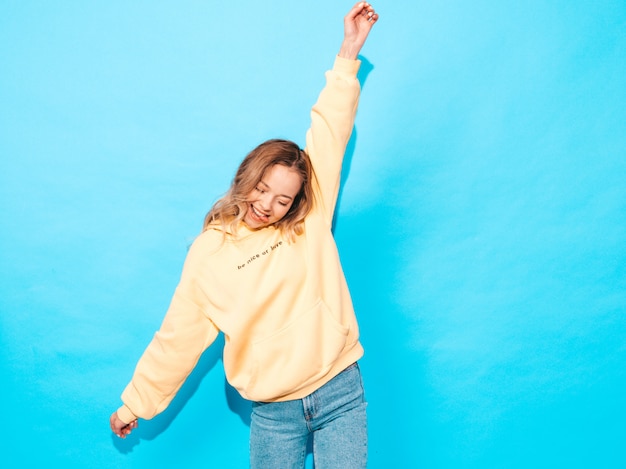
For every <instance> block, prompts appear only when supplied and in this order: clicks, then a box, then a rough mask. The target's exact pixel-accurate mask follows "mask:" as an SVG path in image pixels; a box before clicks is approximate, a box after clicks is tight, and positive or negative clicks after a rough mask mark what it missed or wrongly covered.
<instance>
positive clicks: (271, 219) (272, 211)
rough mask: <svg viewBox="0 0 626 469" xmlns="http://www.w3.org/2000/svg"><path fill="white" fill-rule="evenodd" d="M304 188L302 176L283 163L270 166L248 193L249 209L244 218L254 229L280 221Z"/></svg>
mask: <svg viewBox="0 0 626 469" xmlns="http://www.w3.org/2000/svg"><path fill="white" fill-rule="evenodd" d="M301 188H302V177H301V176H300V175H299V174H298V173H297V172H296V171H295V170H293V169H291V168H288V167H287V166H284V165H282V164H275V165H274V166H271V167H269V168H268V169H267V170H266V171H265V173H264V174H263V177H262V178H261V180H260V181H259V183H258V184H257V185H256V187H255V188H254V189H253V190H252V192H250V193H249V194H248V197H247V198H246V200H247V202H248V210H247V212H246V214H245V216H244V218H243V220H244V221H245V222H246V224H247V225H248V226H249V227H250V228H252V229H260V228H265V227H266V226H270V225H272V224H274V223H276V222H278V221H280V220H281V219H282V218H283V217H284V216H285V215H286V214H287V212H288V211H289V209H290V208H291V205H292V204H293V202H294V200H295V198H296V196H297V195H298V193H299V192H300V189H301Z"/></svg>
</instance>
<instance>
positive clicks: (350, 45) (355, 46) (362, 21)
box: [338, 2, 378, 59]
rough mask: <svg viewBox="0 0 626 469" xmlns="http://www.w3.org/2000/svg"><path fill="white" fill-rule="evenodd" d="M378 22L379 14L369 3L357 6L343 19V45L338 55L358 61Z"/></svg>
mask: <svg viewBox="0 0 626 469" xmlns="http://www.w3.org/2000/svg"><path fill="white" fill-rule="evenodd" d="M376 21H378V13H376V11H375V10H374V7H373V6H372V5H370V4H369V3H367V2H359V3H357V4H355V5H354V6H353V7H352V9H351V10H350V11H349V12H348V14H347V15H346V16H345V17H344V19H343V28H344V35H343V43H342V44H341V49H340V50H339V54H338V55H339V56H340V57H343V58H346V59H356V58H357V56H358V55H359V52H360V51H361V48H362V47H363V44H365V40H366V39H367V36H368V35H369V33H370V31H371V30H372V27H373V26H374V24H375V23H376Z"/></svg>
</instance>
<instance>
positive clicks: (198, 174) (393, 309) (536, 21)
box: [0, 0, 626, 468]
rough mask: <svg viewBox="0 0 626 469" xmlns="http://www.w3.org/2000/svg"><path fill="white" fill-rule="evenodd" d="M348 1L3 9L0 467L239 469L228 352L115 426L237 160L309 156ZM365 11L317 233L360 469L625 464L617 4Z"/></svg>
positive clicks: (622, 43)
mask: <svg viewBox="0 0 626 469" xmlns="http://www.w3.org/2000/svg"><path fill="white" fill-rule="evenodd" d="M285 3H286V5H285ZM350 6H351V2H336V1H331V0H321V1H319V2H316V3H315V4H310V3H303V2H279V1H271V0H270V1H267V2H264V3H262V4H259V3H252V2H234V3H228V2H202V1H182V2H158V3H157V4H155V2H147V1H138V2H121V1H117V0H115V1H109V2H89V3H88V2H80V1H64V2H43V1H21V2H17V1H5V2H2V3H1V4H0V210H1V215H2V222H1V225H0V226H1V228H0V243H1V244H0V248H1V249H0V262H1V266H2V269H1V272H0V275H1V278H0V314H1V315H0V324H1V326H0V337H1V340H2V349H1V351H0V372H1V376H2V383H3V386H2V390H1V391H0V392H1V393H2V400H3V417H4V418H3V420H4V422H3V424H2V425H1V426H0V441H1V443H2V447H3V448H5V450H4V456H5V457H7V458H8V457H11V458H19V461H20V462H21V465H22V466H25V467H29V466H31V465H35V464H41V465H46V466H47V465H50V464H52V463H58V464H63V465H65V467H81V468H82V467H94V468H99V467H102V468H108V467H112V468H113V467H131V466H132V467H171V465H172V464H174V463H176V462H177V463H178V464H179V466H178V467H198V466H199V465H201V464H207V465H208V464H209V462H210V463H211V466H212V467H229V468H230V467H232V468H243V467H246V466H247V434H248V426H247V424H248V421H249V417H248V412H249V406H248V404H247V403H246V402H244V401H243V400H242V399H241V398H239V397H238V396H237V395H236V393H234V392H233V390H232V389H231V388H230V387H228V386H227V385H226V384H225V381H224V375H223V369H222V362H221V358H220V350H219V346H217V347H214V348H212V349H210V350H209V351H208V352H207V353H206V354H205V355H204V356H203V359H202V361H201V363H200V364H199V366H198V368H197V370H196V372H194V374H193V375H192V376H191V378H190V379H189V381H188V382H187V383H186V385H185V386H184V388H183V389H182V391H181V393H180V395H179V396H178V397H177V398H176V400H175V401H174V403H173V404H172V405H171V407H170V408H169V409H168V410H167V411H166V412H165V413H164V414H162V415H161V416H159V417H157V418H155V419H154V420H152V421H149V422H141V425H140V428H139V429H138V430H137V431H136V432H135V434H133V436H132V437H130V438H129V439H128V440H125V441H122V440H119V439H117V438H115V437H113V436H112V435H111V433H110V431H109V428H108V417H109V414H110V413H111V412H112V411H113V410H114V409H115V408H116V407H117V406H118V404H119V394H120V393H121V391H122V389H123V387H124V385H125V384H126V382H127V381H128V380H129V378H130V376H131V373H132V370H133V368H134V365H135V362H136V360H137V359H138V357H139V355H140V354H141V352H142V350H143V348H144V347H145V345H146V344H147V343H148V341H149V340H150V338H151V336H152V334H153V333H154V331H155V329H156V328H157V327H158V325H159V323H160V321H161V318H162V316H163V314H164V312H165V310H166V308H167V305H168V303H169V299H170V297H171V294H172V293H173V290H174V288H175V286H176V283H177V281H178V276H179V274H180V269H181V267H182V262H183V260H184V257H185V254H186V249H187V247H188V245H189V244H190V242H191V241H192V239H193V238H194V236H195V235H196V234H197V233H198V232H199V230H200V227H201V222H202V218H203V216H204V213H205V212H206V210H207V209H208V208H209V207H210V205H211V204H212V202H213V201H214V200H215V199H216V198H217V197H218V196H219V195H220V194H221V193H223V192H224V191H225V190H226V188H227V186H228V184H229V181H230V179H231V177H232V175H233V172H234V170H235V168H236V166H237V164H238V163H239V161H240V160H241V158H242V157H243V155H244V154H245V153H246V152H247V151H248V150H249V149H251V148H252V147H253V146H255V145H256V144H258V143H259V142H260V141H262V140H264V139H266V138H269V137H286V138H292V139H294V140H296V141H299V142H303V137H304V135H303V133H304V131H305V130H306V127H307V125H308V119H309V117H308V111H309V107H310V105H311V104H312V103H313V101H314V100H315V98H316V96H317V93H318V91H319V90H320V88H321V86H322V84H323V72H324V71H325V70H326V69H327V68H328V67H330V66H331V65H332V61H333V56H334V54H335V53H336V51H337V50H338V46H339V43H340V41H341V37H342V17H343V15H344V13H345V12H346V11H347V10H348V9H349V7H350ZM375 6H376V7H377V9H378V10H379V12H380V14H381V20H380V22H379V24H378V25H377V26H376V28H375V31H374V32H373V34H372V37H371V39H370V42H369V43H368V44H366V46H365V49H364V50H363V57H364V60H365V61H366V64H365V66H364V67H363V71H362V74H361V77H362V78H363V79H365V83H364V88H363V94H362V101H361V108H360V112H359V115H358V117H357V123H356V130H355V136H354V138H353V141H352V143H351V146H350V152H349V154H348V160H347V163H346V167H345V177H344V179H345V185H344V188H343V191H342V194H341V201H340V206H339V212H338V217H337V225H336V237H337V241H338V244H339V247H340V250H341V254H342V259H343V262H344V267H345V271H346V275H347V276H348V280H349V282H350V284H351V286H352V292H353V297H354V302H355V305H356V307H357V309H358V314H359V317H360V322H361V327H362V336H363V343H364V345H365V347H366V356H365V357H364V359H363V361H362V369H363V371H364V376H365V382H366V388H367V394H368V399H369V401H370V407H369V409H370V427H371V429H370V442H371V444H370V448H371V458H370V461H371V467H373V468H383V467H423V468H499V467H502V468H527V467H550V468H553V467H567V468H574V467H580V468H587V467H603V468H618V467H625V466H626V453H625V452H624V449H623V446H624V440H625V437H626V424H625V423H624V422H625V421H626V399H625V398H624V391H623V390H624V387H625V386H626V371H625V370H626V366H625V365H626V345H625V344H626V316H625V314H626V184H625V179H626V67H625V63H626V35H625V34H624V31H625V30H626V29H625V27H626V4H625V3H624V2H623V1H621V0H598V1H595V2H583V1H571V0H570V1H564V0H553V1H550V2H548V1H543V2H539V1H533V0H531V1H528V2H496V1H481V0H478V1H476V0H475V1H472V2H463V1H450V2H421V1H418V2H412V1H408V0H401V1H400V0H398V1H394V2H382V1H381V2H380V4H376V5H375ZM218 345H219V344H218Z"/></svg>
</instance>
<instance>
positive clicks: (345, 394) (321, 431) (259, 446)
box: [250, 363, 367, 469]
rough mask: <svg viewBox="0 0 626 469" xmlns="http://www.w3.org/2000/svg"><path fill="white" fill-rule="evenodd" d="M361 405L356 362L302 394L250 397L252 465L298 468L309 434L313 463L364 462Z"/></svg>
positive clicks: (348, 467)
mask: <svg viewBox="0 0 626 469" xmlns="http://www.w3.org/2000/svg"><path fill="white" fill-rule="evenodd" d="M366 406H367V402H366V401H365V395H364V392H363V382H362V380H361V371H360V370H359V366H358V365H357V364H356V363H354V364H353V365H350V366H349V367H348V368H346V369H345V370H344V371H342V372H341V373H339V374H338V375H337V376H335V377H334V378H333V379H332V380H330V381H329V382H328V383H326V384H325V385H324V386H322V387H321V388H319V389H318V390H317V391H314V392H313V393H311V394H309V395H308V396H306V397H305V398H303V399H297V400H292V401H285V402H253V403H252V420H251V423H250V466H251V468H252V469H282V468H286V469H293V468H303V467H304V461H305V457H306V448H307V440H308V438H309V435H313V460H314V462H315V468H316V469H328V468H332V469H353V468H354V469H357V468H358V469H361V468H364V467H365V466H366V463H367V418H366V413H365V408H366Z"/></svg>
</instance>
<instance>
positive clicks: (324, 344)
mask: <svg viewBox="0 0 626 469" xmlns="http://www.w3.org/2000/svg"><path fill="white" fill-rule="evenodd" d="M349 331H350V328H349V327H345V326H342V325H341V324H340V323H339V322H337V321H336V320H335V319H334V318H333V316H332V315H331V313H330V310H329V309H328V306H326V304H325V303H324V302H323V301H322V300H321V299H320V300H319V301H318V302H317V303H316V304H315V306H313V308H311V309H310V310H308V311H307V312H306V313H304V314H301V315H300V316H298V317H296V318H295V319H294V320H293V321H292V322H291V323H289V324H287V325H286V326H285V327H283V328H282V329H280V330H278V331H276V332H275V333H273V334H271V335H270V336H268V337H265V338H263V339H261V340H258V341H256V342H255V343H254V344H253V363H254V365H253V370H252V375H251V379H250V382H249V385H248V389H247V395H248V397H249V398H250V399H252V400H255V401H264V400H273V399H277V398H280V397H281V396H284V395H287V394H290V393H293V392H296V391H297V390H298V389H301V388H303V387H305V386H308V385H309V384H311V383H314V382H315V381H316V380H318V379H321V378H322V377H323V376H324V375H325V374H326V373H328V371H329V370H330V368H331V367H332V365H333V363H334V362H335V361H336V359H337V358H338V357H339V355H340V354H341V351H342V350H343V349H344V347H345V345H346V339H347V337H348V333H349Z"/></svg>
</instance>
